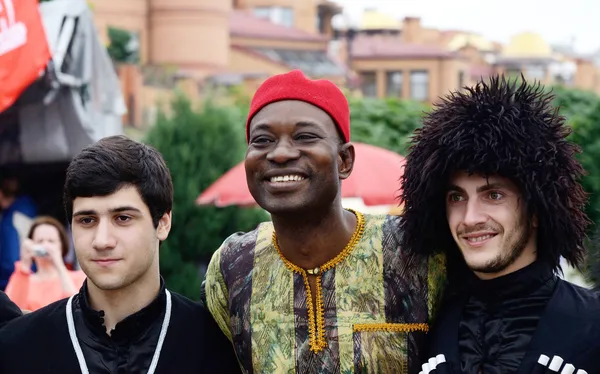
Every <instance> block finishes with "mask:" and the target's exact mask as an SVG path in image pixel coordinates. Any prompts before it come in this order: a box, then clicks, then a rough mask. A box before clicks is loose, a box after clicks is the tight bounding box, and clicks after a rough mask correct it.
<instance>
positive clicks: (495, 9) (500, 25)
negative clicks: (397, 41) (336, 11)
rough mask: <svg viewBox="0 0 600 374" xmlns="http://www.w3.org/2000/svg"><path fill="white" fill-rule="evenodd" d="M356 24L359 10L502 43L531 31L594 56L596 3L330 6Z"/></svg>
mask: <svg viewBox="0 0 600 374" xmlns="http://www.w3.org/2000/svg"><path fill="white" fill-rule="evenodd" d="M335 2H336V3H338V4H340V5H342V6H343V7H344V11H345V12H347V14H348V17H349V18H350V19H352V20H353V22H355V23H357V22H359V20H360V17H361V14H362V12H363V9H365V8H376V9H378V10H380V11H382V12H385V13H387V14H389V15H391V16H394V17H396V18H398V19H402V18H404V17H406V16H416V17H421V23H422V24H423V25H424V26H425V27H433V28H438V29H442V30H449V29H452V30H454V29H456V30H465V31H471V32H476V33H479V34H481V35H483V36H485V37H486V38H489V39H492V40H495V41H498V42H502V43H506V42H508V41H509V40H510V37H511V36H512V35H514V34H517V33H520V32H525V31H533V32H536V33H538V34H540V35H542V36H543V37H544V39H545V40H546V41H548V42H549V43H551V44H571V43H572V42H573V41H574V43H573V46H574V48H575V50H576V52H579V53H593V52H594V51H597V50H600V22H599V21H600V1H598V0H568V1H566V0H335Z"/></svg>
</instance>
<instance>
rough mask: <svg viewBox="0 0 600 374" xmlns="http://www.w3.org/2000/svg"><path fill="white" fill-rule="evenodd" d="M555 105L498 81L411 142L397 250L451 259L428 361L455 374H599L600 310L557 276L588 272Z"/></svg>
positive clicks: (455, 99) (430, 119)
mask: <svg viewBox="0 0 600 374" xmlns="http://www.w3.org/2000/svg"><path fill="white" fill-rule="evenodd" d="M551 102H552V96H551V95H550V94H548V93H547V92H546V91H545V90H544V88H543V87H541V86H540V85H539V84H537V85H531V84H528V83H527V82H526V81H525V79H524V78H523V80H522V82H520V83H518V82H517V81H514V82H511V81H507V80H506V79H505V78H503V77H502V78H501V77H494V78H492V79H491V80H490V81H489V82H480V83H478V84H477V85H476V86H475V87H473V88H467V89H466V90H465V91H464V92H454V93H452V94H451V95H450V96H448V97H446V98H445V99H444V100H442V101H441V103H440V104H439V105H437V107H436V108H435V110H433V111H432V112H431V113H429V114H428V115H427V116H426V118H425V120H424V125H423V127H422V128H421V129H419V130H417V132H416V134H415V137H414V138H413V143H412V146H411V148H410V152H409V154H408V155H407V157H406V165H405V171H404V175H403V177H402V181H403V193H402V199H403V202H404V207H405V208H404V213H403V220H402V221H401V224H400V228H401V231H402V233H403V235H402V239H401V242H402V245H403V246H404V248H406V249H407V250H409V251H411V252H414V253H421V254H430V253H432V252H435V251H441V252H443V253H445V254H446V256H447V261H448V263H447V264H448V267H447V269H448V279H449V287H448V291H449V293H448V295H447V296H448V298H447V303H445V305H444V307H443V308H442V310H441V311H440V314H439V315H438V318H437V321H436V325H435V327H434V329H433V331H432V333H431V337H430V339H431V345H430V349H429V356H430V357H436V356H437V355H439V354H443V355H445V359H446V362H447V364H444V366H445V365H449V366H450V369H451V370H450V372H453V373H473V374H479V373H485V374H500V373H503V374H504V373H523V374H525V373H527V374H530V373H551V372H563V373H574V372H575V371H576V370H582V371H580V372H578V373H580V374H581V373H585V372H587V373H588V374H592V373H600V363H599V362H600V361H598V360H599V358H600V298H599V296H598V295H596V294H594V293H593V292H592V291H590V290H588V289H584V288H580V287H578V286H575V285H573V284H571V283H568V282H566V281H564V280H562V279H560V278H559V277H558V276H557V274H556V273H557V272H559V271H560V258H561V256H562V257H564V258H565V259H566V260H567V261H568V262H569V263H570V264H571V265H573V266H575V267H578V268H581V266H582V265H583V261H584V258H585V255H586V251H585V248H584V241H585V239H586V228H587V226H588V224H589V223H590V222H589V220H588V218H587V216H586V215H585V213H584V207H585V204H586V202H587V198H586V194H585V193H584V191H583V188H582V186H581V184H580V179H581V177H582V175H583V172H584V170H583V168H582V167H581V165H580V163H579V162H578V161H577V159H576V154H577V153H578V152H579V149H578V147H577V146H576V145H575V144H572V143H570V142H569V141H568V140H567V139H566V138H567V136H568V135H569V133H570V129H569V128H568V127H566V126H565V125H564V121H565V119H564V118H563V117H561V116H559V115H558V113H557V111H556V109H555V108H554V107H552V105H551ZM538 361H539V363H538ZM446 370H448V369H446ZM552 370H553V371H552ZM561 370H565V371H561Z"/></svg>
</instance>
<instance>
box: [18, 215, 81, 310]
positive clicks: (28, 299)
mask: <svg viewBox="0 0 600 374" xmlns="http://www.w3.org/2000/svg"><path fill="white" fill-rule="evenodd" d="M68 251H69V239H68V236H67V233H66V230H65V227H64V226H63V225H62V224H61V223H60V222H59V221H58V220H56V219H54V218H52V217H49V216H40V217H37V218H36V219H35V220H34V221H33V225H32V226H31V228H30V229H29V234H28V235H27V239H25V240H24V241H23V243H22V244H21V258H20V260H19V261H17V262H16V263H15V271H14V272H13V274H12V275H11V277H10V279H9V281H8V285H7V286H6V294H7V295H8V297H10V298H11V300H12V301H14V302H15V303H16V304H17V305H18V306H19V307H20V308H21V309H25V310H30V311H35V310H38V309H40V308H42V307H44V306H46V305H48V304H50V303H53V302H55V301H58V300H60V299H63V298H66V297H69V296H71V295H74V294H76V293H77V291H78V290H79V288H81V286H82V284H83V282H84V280H85V274H84V272H83V271H81V270H78V271H72V270H68V269H67V267H66V265H65V262H64V260H63V258H64V256H65V255H66V254H67V253H68ZM34 263H35V266H36V272H32V270H31V267H32V265H33V264H34Z"/></svg>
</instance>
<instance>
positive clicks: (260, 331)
mask: <svg viewBox="0 0 600 374" xmlns="http://www.w3.org/2000/svg"><path fill="white" fill-rule="evenodd" d="M246 134H247V140H248V150H247V152H246V161H245V165H246V175H247V182H248V187H249V189H250V192H251V193H252V196H253V197H254V199H255V200H256V201H257V202H258V204H259V205H260V206H261V207H262V208H263V209H265V210H267V211H268V212H269V213H270V214H271V217H272V222H266V223H262V224H260V225H259V226H258V227H257V228H256V229H255V230H253V231H251V232H248V233H236V234H234V235H232V236H230V237H229V238H228V239H226V240H225V242H224V243H223V245H222V246H221V247H220V248H219V249H218V250H217V251H216V253H215V254H214V256H213V258H212V260H211V262H210V265H209V268H208V272H207V275H206V282H205V292H206V302H207V305H208V307H209V309H210V311H211V313H212V314H213V316H214V317H215V319H216V321H217V322H218V324H219V325H220V327H221V329H222V330H223V332H224V333H225V334H226V335H227V336H228V337H229V339H230V340H231V341H232V343H233V345H234V347H235V350H236V353H237V357H238V360H239V362H240V365H241V367H242V369H243V371H244V372H245V373H359V372H360V373H362V372H377V373H394V374H407V373H415V374H416V373H417V372H418V371H419V367H420V356H421V355H422V354H423V348H424V347H423V345H424V339H425V334H426V332H427V331H428V329H429V323H430V320H431V317H432V315H433V310H434V309H435V306H436V305H437V302H438V297H439V295H440V293H441V291H442V286H441V285H442V282H443V281H444V278H443V277H444V274H445V271H444V261H443V257H441V256H440V257H431V258H429V257H421V258H417V257H415V256H413V255H410V254H408V253H407V252H406V251H403V249H402V248H401V247H400V246H399V244H398V243H399V239H400V238H399V235H398V226H399V222H398V221H399V218H398V217H395V216H386V215H379V216H374V215H365V214H362V213H359V212H356V211H353V210H349V209H344V208H343V207H342V202H341V184H342V181H343V180H344V179H346V178H348V177H349V176H350V173H351V172H352V166H353V165H354V160H355V153H354V147H353V145H352V144H351V143H350V110H349V106H348V101H347V100H346V97H345V96H344V94H343V93H342V92H341V91H340V89H339V88H338V87H336V86H335V85H334V84H333V83H332V82H330V81H327V80H310V79H307V78H306V77H305V76H304V75H303V74H302V73H301V72H300V71H292V72H290V73H287V74H281V75H276V76H274V77H271V78H270V79H268V80H267V81H265V82H264V83H263V84H262V85H261V87H259V89H258V91H257V92H256V94H255V95H254V98H253V99H252V103H251V107H250V113H249V114H248V120H247V123H246ZM399 167H400V166H399Z"/></svg>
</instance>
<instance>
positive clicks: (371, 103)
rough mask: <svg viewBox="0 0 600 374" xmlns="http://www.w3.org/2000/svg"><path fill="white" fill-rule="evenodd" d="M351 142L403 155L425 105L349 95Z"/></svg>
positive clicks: (419, 122) (407, 101)
mask: <svg viewBox="0 0 600 374" xmlns="http://www.w3.org/2000/svg"><path fill="white" fill-rule="evenodd" d="M349 103H350V117H351V123H352V141H355V142H361V143H367V144H372V145H375V146H378V147H381V148H386V149H389V150H391V151H394V152H396V153H399V154H406V151H407V146H408V142H409V141H410V137H411V136H412V133H413V131H414V130H415V129H417V128H419V127H421V125H422V119H423V115H424V113H425V111H426V110H428V109H429V108H428V107H427V106H426V105H423V104H420V103H418V102H414V101H409V100H400V99H392V98H389V99H383V100H382V99H373V98H365V99H357V98H350V99H349Z"/></svg>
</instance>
